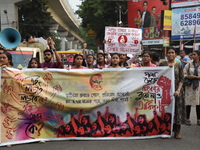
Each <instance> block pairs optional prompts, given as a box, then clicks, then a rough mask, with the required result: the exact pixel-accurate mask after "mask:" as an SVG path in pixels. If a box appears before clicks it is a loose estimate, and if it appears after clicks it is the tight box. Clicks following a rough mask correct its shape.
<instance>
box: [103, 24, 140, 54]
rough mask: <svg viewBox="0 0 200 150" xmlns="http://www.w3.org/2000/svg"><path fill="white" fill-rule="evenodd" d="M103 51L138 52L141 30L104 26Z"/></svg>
mask: <svg viewBox="0 0 200 150" xmlns="http://www.w3.org/2000/svg"><path fill="white" fill-rule="evenodd" d="M105 40H106V42H105V52H107V53H123V54H139V53H140V51H141V41H142V30H141V29H136V28H124V27H105Z"/></svg>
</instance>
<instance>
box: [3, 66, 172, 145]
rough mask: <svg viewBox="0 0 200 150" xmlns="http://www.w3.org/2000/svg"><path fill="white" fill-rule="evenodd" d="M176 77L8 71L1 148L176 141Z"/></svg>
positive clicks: (144, 70)
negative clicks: (80, 142)
mask: <svg viewBox="0 0 200 150" xmlns="http://www.w3.org/2000/svg"><path fill="white" fill-rule="evenodd" d="M173 74H174V73H173V68H169V67H152V68H151V67H138V68H130V69H125V68H118V69H111V68H105V69H102V70H92V69H85V70H84V69H81V71H80V70H79V69H77V70H76V69H72V70H65V69H47V70H45V71H44V70H43V69H24V70H22V71H20V70H18V69H13V68H11V69H8V70H3V71H2V84H1V87H2V89H1V130H0V132H1V134H0V136H1V144H0V146H3V145H8V144H17V143H28V142H35V141H40V140H41V139H42V140H55V139H56V140H59V139H60V140H63V139H66V140H69V139H81V140H86V139H90V140H93V139H97V138H99V139H120V137H121V138H122V139H124V138H125V137H126V138H127V139H142V138H143V139H145V138H155V137H171V135H172V124H173V112H174V111H173V109H174V97H173V93H174V82H173V81H174V77H173ZM116 137H118V138H116Z"/></svg>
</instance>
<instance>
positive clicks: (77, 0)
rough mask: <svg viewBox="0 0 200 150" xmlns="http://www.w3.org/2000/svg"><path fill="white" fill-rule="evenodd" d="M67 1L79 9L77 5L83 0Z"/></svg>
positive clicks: (75, 8) (74, 8) (73, 7)
mask: <svg viewBox="0 0 200 150" xmlns="http://www.w3.org/2000/svg"><path fill="white" fill-rule="evenodd" d="M67 1H68V3H69V4H70V5H71V7H72V9H73V10H74V11H76V10H78V7H77V6H76V5H80V4H81V2H82V0H67Z"/></svg>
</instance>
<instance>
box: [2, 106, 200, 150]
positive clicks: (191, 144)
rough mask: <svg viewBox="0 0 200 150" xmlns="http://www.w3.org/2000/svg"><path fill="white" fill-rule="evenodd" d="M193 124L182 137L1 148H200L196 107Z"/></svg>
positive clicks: (183, 127) (192, 115)
mask: <svg viewBox="0 0 200 150" xmlns="http://www.w3.org/2000/svg"><path fill="white" fill-rule="evenodd" d="M191 121H192V126H186V125H182V130H181V135H182V137H183V138H182V139H175V138H173V137H172V138H169V139H160V138H156V139H145V140H141V139H140V140H106V141H105V140H98V141H50V142H45V143H38V142H37V143H29V144H20V145H13V146H12V147H6V146H4V147H0V150H135V149H137V150H200V126H198V125H197V124H196V113H195V107H192V112H191Z"/></svg>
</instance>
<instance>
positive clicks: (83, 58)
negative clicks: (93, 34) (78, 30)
mask: <svg viewBox="0 0 200 150" xmlns="http://www.w3.org/2000/svg"><path fill="white" fill-rule="evenodd" d="M29 38H30V37H29ZM36 41H37V40H34V39H31V40H29V39H27V41H25V42H36ZM45 43H47V44H46V46H47V49H46V50H45V51H44V62H42V63H41V62H39V60H38V59H37V58H31V60H30V61H29V63H28V66H27V68H44V69H47V68H60V69H62V68H64V66H63V63H62V61H63V60H62V58H61V57H60V55H59V54H58V53H57V51H56V49H55V43H54V42H53V40H52V39H50V38H48V39H47V41H46V42H45ZM86 48H87V44H86V43H85V44H84V45H83V50H82V53H77V54H75V55H74V58H73V65H72V66H68V67H67V69H103V68H127V69H129V68H132V67H157V66H169V67H173V68H174V77H175V81H174V82H175V92H174V96H175V114H174V125H173V132H174V137H175V138H176V139H180V138H181V135H180V130H181V124H183V123H184V124H186V125H191V122H190V111H191V107H192V106H196V115H197V125H199V126H200V99H199V97H200V93H199V91H200V90H199V88H200V87H199V81H200V80H199V79H200V75H199V74H200V68H199V67H200V61H199V57H200V52H199V51H193V52H192V53H191V54H189V57H188V56H186V54H185V52H184V51H181V52H180V56H181V58H180V59H177V58H176V56H177V52H176V50H175V49H174V48H173V47H169V48H168V49H167V51H166V59H165V61H163V62H160V57H159V55H158V54H157V53H156V52H153V53H152V52H150V51H143V52H142V54H141V55H127V54H119V53H112V54H107V53H104V51H103V50H99V51H98V53H97V54H96V55H93V54H86ZM54 56H55V58H56V61H55V60H53V58H54ZM0 63H1V67H2V68H5V67H13V62H12V55H11V54H10V53H9V52H7V51H6V50H4V49H3V48H1V50H0ZM186 79H187V80H186ZM186 81H187V83H186ZM98 113H99V114H98V117H97V120H96V121H95V122H93V123H92V124H91V123H89V116H82V117H81V118H80V116H79V117H77V118H76V117H75V116H74V115H73V114H71V121H70V123H68V124H66V126H60V127H59V128H58V134H57V136H58V137H66V136H67V135H68V132H75V131H76V132H77V134H78V135H79V136H83V135H82V130H83V132H84V136H91V135H89V133H90V134H96V136H109V134H110V133H112V134H113V135H112V136H126V135H128V134H130V135H131V136H134V135H135V136H143V135H149V134H162V132H169V131H170V129H169V130H168V129H167V128H168V127H171V125H170V122H168V121H167V120H168V118H171V114H167V113H166V114H163V119H161V116H157V115H156V112H155V116H156V117H154V120H152V121H150V122H148V123H147V122H146V121H145V117H144V116H140V115H139V116H138V117H137V118H135V120H134V119H133V118H131V117H130V116H129V115H128V114H127V121H126V122H124V123H121V122H120V121H119V120H118V121H117V116H116V115H114V114H110V115H108V114H107V116H106V117H105V116H104V117H103V116H102V115H101V112H98ZM105 115H106V113H105ZM184 115H185V117H184ZM164 116H165V117H164ZM141 120H142V121H141ZM72 126H73V130H71V128H72ZM111 126H112V127H111ZM127 126H129V127H130V126H134V128H130V130H126V128H127ZM163 126H164V127H163ZM151 127H154V128H151ZM110 128H112V129H115V131H112V132H110ZM164 128H165V130H162V129H164ZM84 130H85V131H89V132H88V135H87V134H85V133H86V132H85V131H84ZM154 132H155V133H154ZM165 134H166V133H165ZM167 134H170V133H167ZM70 135H71V136H72V134H70ZM130 135H129V136H130Z"/></svg>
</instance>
